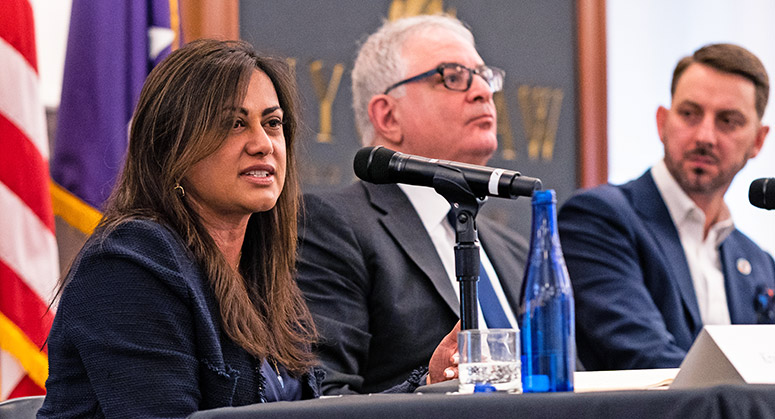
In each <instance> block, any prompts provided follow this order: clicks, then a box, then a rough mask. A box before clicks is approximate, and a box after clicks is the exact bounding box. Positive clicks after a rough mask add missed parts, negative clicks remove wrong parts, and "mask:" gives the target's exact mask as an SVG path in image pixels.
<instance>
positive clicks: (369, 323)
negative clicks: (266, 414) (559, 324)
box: [297, 182, 527, 394]
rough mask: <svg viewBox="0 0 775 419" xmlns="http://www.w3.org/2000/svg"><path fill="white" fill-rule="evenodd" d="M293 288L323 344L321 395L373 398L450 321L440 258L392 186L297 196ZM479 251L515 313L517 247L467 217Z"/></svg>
mask: <svg viewBox="0 0 775 419" xmlns="http://www.w3.org/2000/svg"><path fill="white" fill-rule="evenodd" d="M304 201H305V210H304V213H303V215H302V220H301V222H300V234H299V240H300V247H299V258H298V265H297V266H298V282H299V287H301V290H302V291H303V293H304V296H305V298H306V300H307V303H308V304H309V307H310V310H311V311H312V314H313V317H314V318H315V324H316V325H317V327H318V329H319V332H320V334H321V336H322V339H323V341H322V342H321V344H320V345H319V348H318V353H319V356H320V358H321V360H322V363H323V367H324V369H325V370H326V371H327V376H326V380H325V382H324V392H325V393H328V394H336V393H348V392H358V393H375V392H380V391H383V390H386V389H388V388H390V387H392V386H394V385H396V384H399V383H401V382H402V381H404V380H406V379H407V377H408V376H409V375H410V374H411V373H412V371H413V370H415V369H416V368H418V367H420V366H427V365H428V361H429V360H430V357H431V354H432V353H433V350H434V349H435V348H436V346H437V345H438V344H439V342H440V341H441V339H442V338H443V337H444V336H445V335H446V334H447V333H449V331H450V330H452V327H453V326H454V325H455V323H456V322H457V320H458V318H459V309H460V307H459V303H458V300H457V297H456V295H455V290H454V288H453V285H452V283H451V282H450V280H449V277H448V276H447V273H446V271H445V270H444V266H443V265H442V262H441V259H440V258H439V256H438V253H437V252H436V249H435V247H434V245H433V242H432V241H431V238H430V236H429V235H428V233H427V231H426V229H425V227H424V226H423V224H422V221H421V220H420V218H419V216H418V215H417V212H416V211H415V209H414V207H413V206H412V204H411V203H410V201H409V199H408V198H407V197H406V195H405V194H404V193H403V192H402V191H401V189H400V188H399V187H398V186H396V185H375V184H371V183H365V182H357V183H355V184H353V185H350V186H349V187H346V188H344V189H342V190H339V191H338V192H335V193H329V194H319V195H314V194H313V195H306V196H305V198H304ZM477 226H478V231H479V239H480V241H481V245H482V246H483V247H484V249H485V251H486V252H487V256H488V257H489V259H490V261H491V262H492V264H493V267H494V268H495V271H496V273H497V274H498V277H499V279H500V281H501V285H502V286H503V290H504V292H505V294H506V297H507V299H508V300H509V303H510V304H511V307H512V308H513V309H514V310H516V309H517V307H519V294H520V291H521V290H520V288H521V283H522V276H523V274H524V263H525V260H526V254H527V243H526V242H525V241H524V239H522V238H521V237H520V236H519V235H518V234H517V233H514V232H511V231H509V230H508V229H505V228H503V227H502V226H500V225H496V224H494V223H493V222H491V221H488V220H486V219H485V218H484V217H481V216H480V217H477Z"/></svg>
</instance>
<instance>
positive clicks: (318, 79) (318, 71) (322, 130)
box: [309, 60, 344, 143]
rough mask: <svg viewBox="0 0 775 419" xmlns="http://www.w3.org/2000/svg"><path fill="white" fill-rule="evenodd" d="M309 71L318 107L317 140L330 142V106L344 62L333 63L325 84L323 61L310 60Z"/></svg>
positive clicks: (332, 102)
mask: <svg viewBox="0 0 775 419" xmlns="http://www.w3.org/2000/svg"><path fill="white" fill-rule="evenodd" d="M309 72H310V76H311V77H312V85H313V86H314V87H315V93H316V94H317V97H318V105H319V109H320V123H319V127H318V142H319V143H330V142H331V138H332V136H331V134H332V128H331V125H332V124H331V120H332V119H333V118H332V116H331V113H332V106H333V104H334V99H336V93H337V91H339V82H340V81H341V80H342V73H344V64H341V63H337V64H334V69H333V70H332V71H331V79H330V80H329V82H328V85H327V86H326V82H325V79H324V78H323V61H321V60H315V61H313V62H311V63H310V65H309Z"/></svg>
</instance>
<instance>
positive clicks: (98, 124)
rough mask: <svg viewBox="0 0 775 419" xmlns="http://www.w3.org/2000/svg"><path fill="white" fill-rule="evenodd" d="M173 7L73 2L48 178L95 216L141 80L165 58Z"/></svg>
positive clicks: (132, 0) (126, 0)
mask: <svg viewBox="0 0 775 419" xmlns="http://www.w3.org/2000/svg"><path fill="white" fill-rule="evenodd" d="M176 4H177V2H176V1H175V0H172V1H170V0H117V1H102V0H73V8H72V14H71V17H70V34H69V36H68V39H67V56H66V59H65V71H64V78H63V81H62V100H61V103H60V106H59V113H58V121H57V131H56V141H55V142H54V152H53V156H52V159H51V175H52V177H53V178H54V180H55V181H56V182H57V183H59V184H60V185H61V186H63V187H64V188H65V189H67V190H68V191H70V193H72V194H74V195H76V196H77V197H79V198H81V199H82V200H84V201H86V202H87V203H89V204H90V205H92V206H93V207H95V208H98V209H100V208H101V206H102V203H103V202H104V201H105V199H106V198H107V197H108V195H109V194H110V191H111V189H112V187H113V184H114V182H115V180H116V177H117V175H118V173H119V171H120V170H121V167H122V163H123V158H124V154H125V153H126V149H127V134H128V128H129V120H130V119H131V117H132V112H133V110H134V107H135V105H136V104H137V99H138V97H139V95H140V89H141V88H142V85H143V82H144V81H145V77H146V76H147V75H148V73H149V72H150V71H151V69H152V68H153V66H154V65H156V63H158V62H159V61H161V60H162V59H163V58H164V57H165V56H166V55H167V54H169V53H170V47H171V45H172V42H173V41H174V39H175V32H176V31H178V27H179V25H178V22H179V19H178V18H177V16H173V15H171V13H170V5H172V6H173V9H176ZM173 12H174V13H177V10H173ZM171 17H173V18H172V19H171ZM171 23H172V25H171ZM173 25H174V27H173ZM179 39H180V38H179Z"/></svg>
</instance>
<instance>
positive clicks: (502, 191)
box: [353, 146, 541, 198]
mask: <svg viewBox="0 0 775 419" xmlns="http://www.w3.org/2000/svg"><path fill="white" fill-rule="evenodd" d="M442 167H448V168H449V167H451V168H453V169H457V170H459V171H460V172H461V173H462V174H463V177H464V178H465V180H466V182H467V183H468V187H469V188H471V192H473V193H474V195H476V196H478V197H484V196H497V197H501V198H515V197H518V196H533V191H534V190H537V189H541V180H539V179H536V178H532V177H527V176H522V174H520V173H519V172H515V171H513V170H505V169H496V168H492V167H486V166H477V165H474V164H467V163H459V162H453V161H447V160H438V159H429V158H427V157H420V156H413V155H411V154H404V153H400V152H397V151H393V150H390V149H387V148H385V147H382V146H377V147H364V148H362V149H360V150H358V152H357V153H355V159H354V160H353V169H354V170H355V175H356V176H358V177H359V178H360V179H361V180H365V181H366V182H371V183H380V184H381V183H406V184H409V185H419V186H430V187H433V177H434V176H435V174H436V171H437V170H438V169H439V168H442Z"/></svg>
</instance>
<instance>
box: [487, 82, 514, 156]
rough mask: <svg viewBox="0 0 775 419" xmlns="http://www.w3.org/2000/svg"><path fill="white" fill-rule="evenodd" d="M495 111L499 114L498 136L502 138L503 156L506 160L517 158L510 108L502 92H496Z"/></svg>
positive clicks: (494, 99) (494, 98) (494, 96)
mask: <svg viewBox="0 0 775 419" xmlns="http://www.w3.org/2000/svg"><path fill="white" fill-rule="evenodd" d="M492 99H493V101H494V102H495V110H496V112H497V114H498V127H497V131H498V136H500V138H501V140H502V141H501V156H502V157H503V158H504V159H505V160H514V159H516V158H517V147H516V146H515V144H514V135H513V134H512V133H511V120H509V106H508V102H506V96H505V95H504V94H503V92H502V91H500V92H496V93H495V94H494V95H493V97H492Z"/></svg>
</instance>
